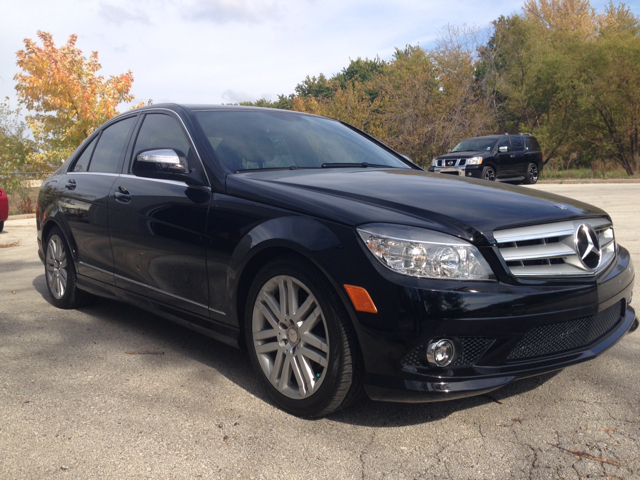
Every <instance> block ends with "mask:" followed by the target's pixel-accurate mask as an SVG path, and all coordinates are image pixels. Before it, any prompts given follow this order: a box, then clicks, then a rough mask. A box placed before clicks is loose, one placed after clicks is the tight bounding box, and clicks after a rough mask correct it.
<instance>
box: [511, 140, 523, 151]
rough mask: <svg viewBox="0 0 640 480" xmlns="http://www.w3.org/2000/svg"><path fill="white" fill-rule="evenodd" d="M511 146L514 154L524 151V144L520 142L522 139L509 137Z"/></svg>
mask: <svg viewBox="0 0 640 480" xmlns="http://www.w3.org/2000/svg"><path fill="white" fill-rule="evenodd" d="M511 146H512V147H513V150H515V151H516V152H519V151H521V150H524V142H523V141H522V137H511Z"/></svg>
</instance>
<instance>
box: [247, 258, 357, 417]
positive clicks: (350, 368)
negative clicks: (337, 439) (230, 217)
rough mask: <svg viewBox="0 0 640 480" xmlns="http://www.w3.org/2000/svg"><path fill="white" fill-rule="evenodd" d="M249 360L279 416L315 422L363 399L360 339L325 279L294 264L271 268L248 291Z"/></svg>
mask: <svg viewBox="0 0 640 480" xmlns="http://www.w3.org/2000/svg"><path fill="white" fill-rule="evenodd" d="M245 333H246V339H247V346H248V350H249V355H250V357H251V361H252V363H253V365H254V367H255V368H256V370H257V371H258V375H259V376H260V378H261V380H262V381H263V383H264V384H265V386H266V388H267V390H268V392H269V395H270V396H271V398H272V399H273V400H274V401H275V403H277V404H278V406H280V407H281V408H282V409H284V410H286V411H287V412H290V413H292V414H294V415H298V416H302V417H317V416H321V415H327V414H329V413H331V412H333V411H334V410H335V409H337V408H338V407H340V406H341V405H344V406H347V405H348V404H349V403H352V401H353V400H355V399H357V398H359V397H360V396H361V391H362V385H361V379H362V373H361V371H362V367H361V362H360V357H359V352H358V344H357V340H356V338H355V332H354V331H353V327H352V325H351V323H350V320H349V319H348V317H347V313H346V311H345V309H344V306H343V305H342V303H341V301H340V299H339V297H338V296H337V294H336V293H335V291H334V290H333V288H332V286H331V284H330V283H329V282H328V280H327V279H326V277H324V275H323V274H322V273H321V272H319V271H318V270H317V269H316V268H315V267H313V266H312V265H310V264H308V263H307V262H304V261H302V260H300V259H298V258H297V257H284V258H281V259H278V260H275V261H273V262H271V263H269V264H267V265H266V266H265V267H264V268H263V269H262V270H261V271H260V272H259V273H258V275H257V276H256V278H255V279H254V282H253V284H252V286H251V289H250V291H249V298H248V302H247V308H246V315H245Z"/></svg>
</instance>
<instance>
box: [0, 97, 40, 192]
mask: <svg viewBox="0 0 640 480" xmlns="http://www.w3.org/2000/svg"><path fill="white" fill-rule="evenodd" d="M34 151H35V146H34V142H33V140H31V139H29V138H28V136H27V126H26V124H25V122H24V121H22V120H21V119H20V110H19V109H16V110H12V109H11V106H10V104H9V98H6V99H5V101H4V102H2V103H0V186H2V188H3V189H4V190H6V191H8V192H13V191H15V190H17V189H18V188H19V187H20V184H21V181H22V180H23V177H22V176H21V175H20V174H22V173H27V172H29V171H31V172H37V171H38V165H34V164H32V163H29V161H28V159H29V157H30V156H31V155H32V154H33V153H34Z"/></svg>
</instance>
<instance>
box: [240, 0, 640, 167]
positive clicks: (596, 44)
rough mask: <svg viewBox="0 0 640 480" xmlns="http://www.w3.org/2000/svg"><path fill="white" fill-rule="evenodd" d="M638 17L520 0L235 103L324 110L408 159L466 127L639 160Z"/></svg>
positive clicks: (568, 151) (562, 1)
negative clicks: (429, 42) (492, 14)
mask: <svg viewBox="0 0 640 480" xmlns="http://www.w3.org/2000/svg"><path fill="white" fill-rule="evenodd" d="M639 32H640V22H639V19H638V17H636V16H635V15H634V14H633V13H632V12H631V10H630V9H629V8H628V7H627V6H626V5H625V4H624V3H620V4H618V5H615V4H614V3H613V2H610V3H609V5H608V6H607V7H606V8H605V10H604V12H602V13H598V12H597V11H596V10H595V9H594V8H593V7H591V5H590V3H589V1H588V0H526V1H525V3H524V6H523V10H522V13H521V14H513V15H510V16H501V17H500V18H498V19H496V20H495V21H494V22H492V26H491V28H490V29H489V31H488V32H487V33H485V32H483V31H482V30H477V29H471V28H466V27H457V26H449V27H447V28H446V29H445V30H444V31H443V32H442V34H441V36H440V38H439V39H438V40H437V41H436V45H435V47H434V48H432V49H429V50H427V49H423V48H421V47H419V46H411V45H409V46H406V47H405V48H403V49H396V51H395V53H394V54H393V56H392V58H391V59H390V60H380V59H379V58H375V59H373V60H370V59H361V58H358V59H356V60H352V61H350V63H349V65H348V66H347V67H345V68H344V69H343V70H342V71H341V72H339V73H337V74H335V75H333V76H331V77H329V78H327V77H326V76H325V75H323V74H320V75H319V76H318V77H315V76H314V77H309V76H308V77H307V78H306V79H304V80H303V81H302V82H301V83H299V84H298V85H297V87H296V88H295V93H293V94H290V95H280V96H279V98H278V100H277V101H267V100H265V99H261V100H258V101H257V102H242V104H243V105H254V106H263V107H271V108H284V109H291V110H297V111H301V112H309V113H314V114H319V115H326V116H329V117H333V118H337V119H339V120H342V121H345V122H348V123H350V124H352V125H354V126H356V127H358V128H360V129H362V130H364V131H365V132H367V133H369V134H371V135H373V136H375V137H377V138H379V139H380V140H382V141H383V142H385V143H387V144H388V145H389V146H391V147H393V148H394V149H396V150H398V151H400V152H402V153H404V154H406V155H408V156H409V157H411V158H412V159H413V160H414V161H415V162H417V163H418V164H420V165H422V166H427V165H428V164H429V163H430V162H431V159H432V158H434V157H435V156H437V155H441V154H442V153H444V152H446V151H447V150H448V149H450V148H452V147H453V146H454V145H455V144H456V143H457V142H459V141H460V140H463V139H464V138H467V137H472V136H476V135H483V134H490V133H519V132H528V133H532V134H534V135H535V136H536V137H537V138H538V140H539V141H540V143H541V145H542V149H543V153H544V161H545V163H548V162H550V161H552V162H556V163H557V164H561V165H564V166H571V165H573V166H575V165H584V166H587V165H589V164H591V163H593V162H598V161H602V160H611V161H613V162H615V163H617V164H618V165H619V166H620V167H622V168H623V169H624V170H625V171H626V173H627V174H628V175H633V174H634V173H635V172H637V171H638V168H639V167H640V143H639V142H640V137H639V135H638V127H639V124H640V36H639Z"/></svg>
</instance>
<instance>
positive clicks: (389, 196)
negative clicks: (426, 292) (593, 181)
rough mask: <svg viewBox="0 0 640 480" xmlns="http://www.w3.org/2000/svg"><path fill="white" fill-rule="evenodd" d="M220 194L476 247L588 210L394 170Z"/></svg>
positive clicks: (330, 173) (281, 181) (259, 180)
mask: <svg viewBox="0 0 640 480" xmlns="http://www.w3.org/2000/svg"><path fill="white" fill-rule="evenodd" d="M227 193H228V194H229V195H233V196H238V197H242V198H245V199H249V200H253V201H256V202H260V203H266V204H269V205H273V206H277V207H280V208H283V209H287V210H289V211H293V212H298V213H303V214H307V215H312V216H316V217H321V218H325V219H328V220H331V221H335V222H339V223H343V224H348V225H352V226H357V225H362V224H365V223H395V224H403V225H412V226H417V227H422V228H430V229H433V230H438V231H441V232H445V233H449V234H453V235H456V236H458V237H460V238H465V239H466V240H469V241H471V242H473V243H476V244H478V245H482V244H487V243H489V244H493V243H495V240H494V238H493V231H494V230H497V229H500V228H507V227H515V226H525V225H530V224H536V223H545V222H553V221H560V220H566V219H571V218H577V217H585V216H587V217H588V216H606V214H605V212H603V211H602V210H600V209H598V208H596V207H593V206H591V205H588V204H585V203H582V202H578V201H576V200H572V199H569V198H565V197H561V196H558V195H553V194H549V193H544V192H541V191H539V190H534V189H531V188H527V187H516V186H511V185H502V184H499V183H493V182H487V181H484V180H475V179H465V178H460V177H452V176H449V175H440V174H431V173H427V172H424V171H419V170H399V169H397V170H396V169H384V170H379V169H351V168H349V169H327V170H278V171H272V172H254V173H249V172H247V173H238V174H234V175H229V176H228V177H227Z"/></svg>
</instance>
